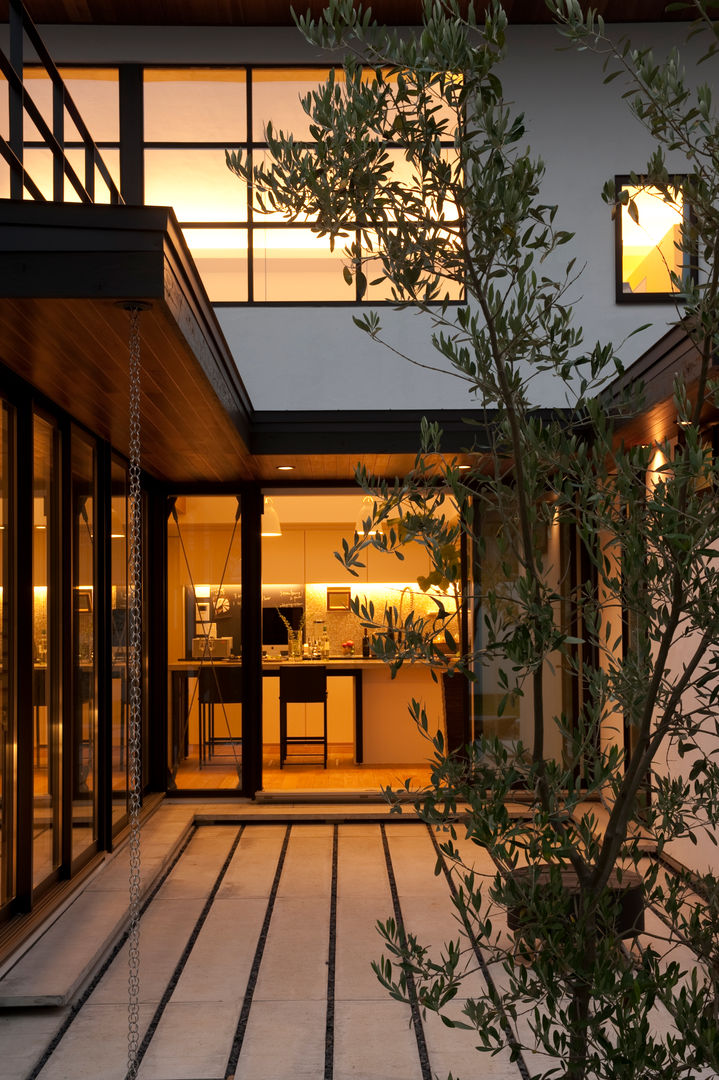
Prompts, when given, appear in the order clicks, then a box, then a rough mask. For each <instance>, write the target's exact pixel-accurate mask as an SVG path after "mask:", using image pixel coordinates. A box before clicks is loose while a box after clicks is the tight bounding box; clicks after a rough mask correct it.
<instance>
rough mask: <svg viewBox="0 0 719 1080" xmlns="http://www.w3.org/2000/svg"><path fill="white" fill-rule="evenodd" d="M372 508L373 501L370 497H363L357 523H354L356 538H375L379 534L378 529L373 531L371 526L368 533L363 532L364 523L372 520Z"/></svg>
mask: <svg viewBox="0 0 719 1080" xmlns="http://www.w3.org/2000/svg"><path fill="white" fill-rule="evenodd" d="M373 508H374V499H373V498H372V496H371V495H365V497H364V498H363V499H362V506H361V508H360V512H359V516H358V518H357V521H356V522H355V532H356V533H357V535H358V536H376V535H377V533H378V532H379V529H376V528H374V529H373V528H372V526H371V525H370V529H369V532H365V524H364V523H365V521H366V520H367V519H368V518H370V519H371V518H372V513H373Z"/></svg>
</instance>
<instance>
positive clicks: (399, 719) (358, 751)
mask: <svg viewBox="0 0 719 1080" xmlns="http://www.w3.org/2000/svg"><path fill="white" fill-rule="evenodd" d="M214 663H215V664H216V665H217V666H218V667H230V666H233V665H237V664H239V663H241V661H238V660H237V659H227V660H215V661H214ZM290 664H292V665H293V666H298V667H302V666H305V667H310V666H314V667H320V666H324V667H326V668H327V676H328V678H329V679H330V680H331V683H332V686H331V687H330V688H329V692H330V698H331V699H332V698H334V704H333V703H332V700H330V710H331V712H330V724H331V726H334V728H335V731H334V737H335V740H336V741H338V742H345V741H346V742H349V741H350V740H352V741H353V742H354V750H355V761H356V762H357V764H358V765H361V764H367V765H394V764H403V763H407V764H417V763H419V762H424V761H426V760H427V758H429V757H431V755H432V746H431V744H430V743H429V742H428V741H427V740H426V739H425V738H424V737H423V736H422V735H421V734H420V733H419V732H418V731H417V729H416V726H415V725H414V723H413V721H412V720H411V718H410V716H409V714H408V705H409V703H410V701H411V700H412V699H413V698H414V699H416V700H417V701H421V702H422V703H423V704H424V706H425V707H426V710H427V716H428V719H429V727H430V731H431V732H432V733H434V731H435V729H436V728H438V727H440V726H444V722H443V714H444V709H443V703H442V691H441V684H440V683H435V682H433V681H432V678H431V673H430V671H429V669H428V668H426V667H423V666H421V665H419V664H415V665H411V664H406V665H404V666H403V667H402V668H400V670H399V671H398V672H397V674H396V676H395V678H394V679H392V678H391V675H390V670H389V668H388V667H387V665H386V664H384V663H383V662H382V661H381V660H377V659H365V658H364V657H361V656H333V657H330V659H329V660H324V661H323V660H298V661H289V660H287V659H285V658H281V659H280V658H275V657H265V659H264V660H263V661H262V677H263V681H264V680H268V681H269V683H268V685H267V687H266V690H265V693H264V695H263V698H264V704H263V716H262V718H261V727H262V731H263V736H264V740H265V741H266V742H275V741H277V738H278V736H277V737H276V734H275V726H276V725H277V723H278V720H277V716H276V714H277V711H278V706H277V700H276V698H277V689H275V688H276V687H277V684H278V682H279V673H280V668H282V667H285V666H289V665H290ZM200 666H201V665H200V661H199V660H179V661H177V662H176V663H174V664H170V665H169V670H170V676H171V723H172V730H173V754H175V755H179V756H182V754H183V753H187V736H186V732H187V723H186V718H187V710H188V707H189V695H188V693H187V683H188V680H189V679H192V678H194V677H196V675H197V672H198V671H199V669H200ZM343 678H344V679H351V680H352V690H353V693H351V694H350V693H349V690H350V688H349V686H348V687H347V691H343V690H341V686H342V683H341V680H342V679H343ZM270 684H271V685H270ZM333 714H334V715H333ZM353 714H354V715H353ZM258 722H259V720H258ZM183 733H184V737H183Z"/></svg>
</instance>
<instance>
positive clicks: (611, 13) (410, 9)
mask: <svg viewBox="0 0 719 1080" xmlns="http://www.w3.org/2000/svg"><path fill="white" fill-rule="evenodd" d="M325 3H326V0H309V2H308V0H304V2H302V0H300V2H299V3H297V2H296V3H295V4H294V7H295V8H296V10H298V11H301V12H304V11H306V10H307V8H309V9H310V10H311V11H312V14H313V15H314V16H315V17H316V16H318V15H319V14H320V13H321V11H322V9H323V8H324V7H325ZM7 6H8V5H7V0H2V2H0V11H3V10H4V11H5V12H7ZM291 6H292V5H291V3H290V0H26V7H27V9H28V11H29V12H30V15H31V17H32V18H33V20H34V21H35V23H36V24H48V23H50V24H58V23H90V24H95V25H103V24H106V25H128V26H133V25H137V26H291V25H293V23H292V16H291V14H290V7H291ZM364 6H365V7H368V6H370V4H369V2H368V3H365V5H364ZM475 6H476V10H477V11H478V12H481V11H482V9H483V7H484V6H485V5H484V2H483V0H477V3H476V5H475ZM666 6H667V0H593V3H592V7H593V8H594V9H595V10H596V11H597V12H598V13H599V14H600V15H602V16H603V17H604V18H605V19H606V20H607V21H608V22H656V21H663V20H665V19H666V20H668V19H672V20H676V19H679V20H682V19H686V18H687V15H686V13H684V12H682V11H671V12H669V13H667V12H666V11H665V8H666ZM371 7H372V12H373V15H374V17H375V18H376V19H377V21H378V22H380V23H386V24H389V25H393V26H414V25H417V24H418V23H420V22H421V20H422V0H374V2H372V3H371ZM504 8H505V10H506V12H507V14H508V16H509V18H510V21H511V22H513V23H548V22H551V16H550V14H549V12H548V11H547V8H546V5H545V3H544V0H505V3H504ZM5 17H7V16H6V15H5Z"/></svg>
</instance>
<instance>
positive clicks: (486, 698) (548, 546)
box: [473, 506, 565, 761]
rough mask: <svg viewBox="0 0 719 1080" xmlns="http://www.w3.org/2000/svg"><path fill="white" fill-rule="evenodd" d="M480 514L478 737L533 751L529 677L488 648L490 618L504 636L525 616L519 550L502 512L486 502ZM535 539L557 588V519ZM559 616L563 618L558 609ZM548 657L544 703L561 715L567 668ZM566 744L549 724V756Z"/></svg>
mask: <svg viewBox="0 0 719 1080" xmlns="http://www.w3.org/2000/svg"><path fill="white" fill-rule="evenodd" d="M478 518H479V526H478V528H477V533H478V535H477V541H478V542H477V545H476V547H475V552H474V574H473V576H474V583H475V587H474V595H475V605H474V619H473V626H474V631H473V635H474V653H475V656H477V657H479V658H480V660H479V662H478V663H477V665H476V669H475V675H476V681H475V682H474V683H473V713H474V728H475V736H476V737H477V738H479V737H480V736H481V735H484V736H485V737H486V738H487V739H498V740H499V741H500V742H501V743H503V744H504V745H505V746H506V747H507V748H508V749H509V748H512V747H514V746H515V744H516V743H517V742H520V741H521V742H522V743H523V744H524V746H525V747H528V748H529V749H530V750H531V747H532V744H533V738H534V734H533V732H534V727H533V724H534V720H533V696H532V685H531V679H528V678H525V679H524V680H523V681H522V680H521V679H520V678H519V677H518V676H517V675H516V673H515V669H514V668H513V665H512V663H511V661H509V660H507V659H506V657H505V656H503V655H502V654H501V653H500V654H498V653H497V652H493V651H492V650H491V649H488V646H489V645H490V638H489V633H488V629H487V622H488V620H491V621H492V622H493V623H494V626H495V633H496V635H497V636H498V637H500V638H501V636H502V634H506V633H508V632H510V631H511V629H512V627H513V626H514V625H515V622H516V621H517V619H518V618H520V617H521V589H520V588H519V587H518V579H519V577H520V573H521V570H520V563H519V559H518V557H517V554H516V552H515V551H514V550H513V549H512V548H511V547H510V544H511V536H512V533H511V531H510V530H508V529H507V525H506V522H505V520H504V518H503V516H502V512H500V510H498V509H497V510H491V509H487V508H486V507H485V506H482V513H481V517H480V516H479V515H478V514H477V513H476V511H475V522H476V521H477V520H478ZM508 536H509V537H510V539H509V540H508V539H507V537H508ZM536 542H537V550H538V552H539V553H540V554H541V557H542V559H543V561H544V563H545V565H547V566H553V567H555V568H556V570H555V573H556V577H555V580H554V581H553V582H552V584H553V585H554V587H555V589H556V590H557V593H559V591H560V589H561V588H562V580H563V577H564V575H563V574H562V567H563V565H564V564H563V558H564V557H565V556H564V551H563V548H562V545H561V527H560V522H559V520H558V519H557V520H555V521H553V523H552V524H551V525H550V526H549V527H548V528H546V529H544V530H538V532H537V534H536ZM490 597H491V599H490ZM556 617H557V619H559V618H561V617H562V616H561V613H560V612H559V611H557V612H556ZM550 660H551V663H550V662H547V663H546V664H545V677H544V702H545V708H547V709H548V710H549V711H550V715H554V716H560V715H561V714H562V712H563V711H564V701H565V694H564V690H563V685H562V679H563V670H564V669H563V666H562V663H561V657H560V656H559V654H551V656H550ZM563 749H564V746H563V740H562V737H561V733H560V732H559V730H558V728H557V726H556V725H550V726H549V730H548V731H547V733H546V739H545V744H544V756H545V758H547V759H548V760H550V759H553V760H555V761H561V760H562V754H563Z"/></svg>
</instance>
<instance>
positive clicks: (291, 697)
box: [280, 664, 327, 769]
mask: <svg viewBox="0 0 719 1080" xmlns="http://www.w3.org/2000/svg"><path fill="white" fill-rule="evenodd" d="M315 701H318V702H319V701H321V702H322V704H323V706H324V724H323V731H322V735H288V734H287V706H288V705H289V704H293V703H304V702H307V703H311V702H315ZM297 745H303V746H320V747H322V750H321V751H320V753H319V754H313V753H311V752H310V753H309V754H307V753H303V754H293V755H289V754H288V753H287V748H288V746H297ZM320 755H321V756H322V760H323V766H324V768H325V769H326V768H327V668H326V667H323V666H321V665H320V666H318V667H314V666H313V667H302V666H300V665H289V664H288V665H287V667H281V668H280V768H281V769H282V768H284V766H285V762H287V761H288V760H289V758H290V757H291V756H292V757H317V756H320Z"/></svg>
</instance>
